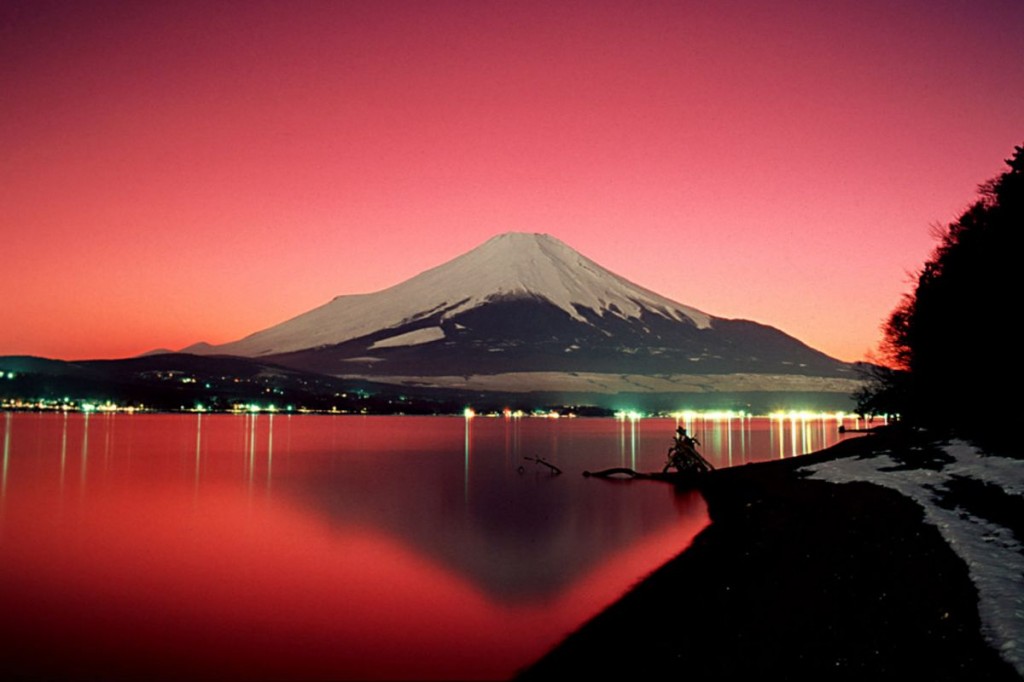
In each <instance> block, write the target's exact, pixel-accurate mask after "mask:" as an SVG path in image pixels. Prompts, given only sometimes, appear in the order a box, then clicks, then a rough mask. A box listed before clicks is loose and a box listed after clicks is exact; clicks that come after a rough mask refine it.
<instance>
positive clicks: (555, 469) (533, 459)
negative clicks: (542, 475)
mask: <svg viewBox="0 0 1024 682" xmlns="http://www.w3.org/2000/svg"><path fill="white" fill-rule="evenodd" d="M523 459H525V460H526V461H528V462H536V463H537V464H543V465H544V466H546V467H547V468H549V469H551V472H552V473H555V474H560V473H562V470H561V469H559V468H558V467H556V466H555V465H554V464H552V463H551V462H548V461H546V460H544V459H542V458H540V457H523Z"/></svg>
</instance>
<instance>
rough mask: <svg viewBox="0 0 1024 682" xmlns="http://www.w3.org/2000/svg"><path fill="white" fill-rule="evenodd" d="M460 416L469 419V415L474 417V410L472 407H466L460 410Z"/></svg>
mask: <svg viewBox="0 0 1024 682" xmlns="http://www.w3.org/2000/svg"><path fill="white" fill-rule="evenodd" d="M462 416H463V417H465V418H466V419H469V418H471V417H475V416H476V412H474V411H473V408H472V407H467V408H466V409H464V410H463V411H462Z"/></svg>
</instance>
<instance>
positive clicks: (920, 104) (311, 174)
mask: <svg viewBox="0 0 1024 682" xmlns="http://www.w3.org/2000/svg"><path fill="white" fill-rule="evenodd" d="M1022 27H1024V3H1020V2H999V1H996V0H988V1H982V2H975V3H959V2H942V3H935V2H923V1H919V2H906V3H899V4H898V5H893V4H892V3H887V2H873V1H868V2H856V3H853V2H838V3H827V4H825V3H810V2H784V3H756V2H743V1H740V0H737V1H735V2H723V3H714V4H713V5H705V4H703V3H688V2H650V3H639V4H638V3H632V2H560V3H547V2H543V3H542V2H529V1H525V2H516V3H489V2H480V3H466V2H422V3H421V2H386V1H385V2H295V3H292V2H273V1H269V0H266V1H262V2H245V3H208V2H197V1H192V0H183V1H181V2H174V3H132V2H89V3H78V2H69V1H55V2H23V1H21V0H15V1H14V2H5V3H4V4H3V6H2V7H0V92H3V93H5V96H4V97H3V104H2V105H0V206H3V211H2V214H0V221H2V222H0V229H2V234H3V241H2V245H0V257H2V262H3V272H4V274H5V277H4V288H5V293H4V295H3V298H2V299H0V300H2V301H3V302H2V304H0V312H2V317H3V324H2V325H0V355H6V354H32V355H42V356H48V357H56V358H66V359H72V358H96V357H123V356H128V355H135V354H138V353H141V352H145V351H147V350H151V349H153V348H158V347H166V348H172V349H177V348H181V347H184V346H186V345H189V344H191V343H194V342H197V341H208V342H211V343H223V342H228V341H232V340H235V339H238V338H240V337H242V336H245V335H246V334H249V333H251V332H254V331H256V330H259V329H262V328H265V327H267V326H270V325H273V324H276V323H278V322H281V321H283V320H285V319H288V318H290V317H293V316H295V315H297V314H299V313H301V312H304V311H306V310H309V309H310V308H313V307H315V306H318V305H321V304H323V303H325V302H327V301H328V300H330V299H331V298H332V297H334V296H337V295H341V294H351V293H362V292H370V291H376V290H379V289H382V288H385V287H388V286H391V285H393V284H396V283H398V282H400V281H402V280H404V279H406V278H408V277H411V276H413V275H415V274H417V273H419V272H421V271H423V270H425V269H427V268H429V267H432V266H435V265H438V264H440V263H441V262H443V261H446V260H448V259H450V258H453V257H455V256H457V255H459V254H461V253H464V252H466V251H468V250H469V249H471V248H473V247H475V246H478V245H479V244H481V243H482V242H484V241H485V240H486V239H488V238H489V237H492V236H493V235H495V234H498V233H501V232H506V231H510V230H515V231H527V232H544V233H549V234H551V235H553V236H555V237H557V238H558V239H560V240H562V241H564V242H566V243H567V244H569V245H570V246H572V247H573V248H575V249H577V250H579V251H580V252H582V253H583V254H585V255H586V256H588V257H589V258H592V259H593V260H595V261H597V262H598V263H600V264H602V265H604V266H605V267H607V268H609V269H611V270H613V271H614V272H617V273H618V274H621V275H623V276H624V277H626V278H628V279H630V280H632V281H634V282H636V283H638V284H640V285H642V286H645V287H647V288H649V289H652V290H654V291H656V292H658V293H660V294H663V295H665V296H668V297H670V298H672V299H675V300H677V301H679V302H681V303H684V304H687V305H692V306H694V307H697V308H700V309H701V310H704V311H706V312H708V313H710V314H712V315H716V316H721V317H739V318H747V319H753V320H756V321H758V322H762V323H766V324H770V325H773V326H775V327H778V328H780V329H782V330H783V331H785V332H787V333H789V334H792V335H794V336H796V337H797V338H799V339H801V340H802V341H804V342H806V343H808V344H809V345H811V346H813V347H815V348H818V349H820V350H822V351H824V352H826V353H829V354H830V355H833V356H835V357H838V358H840V359H843V360H858V359H862V358H864V356H865V354H866V353H867V352H868V351H870V350H871V349H872V348H873V347H874V346H875V345H876V343H877V341H878V338H879V336H880V332H879V325H880V324H881V322H882V321H883V319H884V318H885V316H886V315H887V314H888V312H889V311H890V310H891V309H892V308H893V307H894V306H895V305H896V304H897V303H898V301H899V299H900V296H901V294H903V293H904V292H906V291H907V290H908V289H909V287H910V285H909V276H908V273H910V272H913V271H914V270H916V269H917V268H918V267H919V266H920V265H921V264H922V263H923V262H924V260H925V259H926V258H927V256H928V253H929V251H930V250H931V248H932V246H933V239H932V237H931V236H930V226H932V225H934V224H944V223H947V222H949V221H950V220H951V219H953V218H954V217H955V216H956V214H957V213H958V212H959V211H960V210H962V209H963V208H965V207H966V206H967V205H968V203H969V202H970V201H971V200H972V198H973V197H974V194H975V189H976V186H977V184H978V183H980V182H983V181H984V180H986V179H988V178H990V177H992V176H993V175H995V174H996V173H998V172H999V171H1000V165H999V164H998V163H997V162H996V163H994V161H997V160H999V159H1002V158H1007V157H1008V156H1009V154H1010V153H1011V151H1012V149H1013V145H1014V144H1020V143H1021V141H1022V137H1024V135H1022V133H1024V42H1022V41H1021V39H1020V35H1021V28H1022Z"/></svg>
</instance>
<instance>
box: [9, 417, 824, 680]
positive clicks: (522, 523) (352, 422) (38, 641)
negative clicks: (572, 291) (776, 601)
mask: <svg viewBox="0 0 1024 682" xmlns="http://www.w3.org/2000/svg"><path fill="white" fill-rule="evenodd" d="M677 423H685V424H686V426H687V428H688V429H690V430H691V432H692V433H694V435H697V436H698V437H700V438H701V439H702V441H704V443H705V447H704V452H705V454H706V455H707V456H708V458H709V459H712V461H713V462H714V463H715V464H716V465H724V464H727V463H733V464H741V463H743V462H745V461H748V460H752V459H755V458H762V459H763V458H767V457H772V456H774V455H775V454H777V450H776V449H775V448H776V446H777V447H779V448H783V450H782V452H784V453H787V454H788V453H792V452H793V451H794V443H795V444H796V445H795V447H796V448H797V449H799V448H801V447H804V446H805V445H806V444H808V443H811V442H817V441H818V440H821V439H826V440H828V439H829V438H833V437H835V430H836V424H835V422H831V423H818V422H814V421H807V422H806V423H804V422H800V423H799V424H797V422H795V421H791V420H789V419H788V418H786V419H780V420H775V421H773V420H767V419H762V420H759V419H753V418H749V417H747V418H743V417H725V418H720V419H709V418H705V417H701V416H689V417H687V418H684V419H683V420H682V422H680V421H679V420H675V419H660V420H659V419H644V420H640V419H629V420H628V423H627V420H621V421H617V420H613V419H608V420H602V419H594V420H585V419H577V420H564V419H563V420H537V419H521V418H515V417H509V418H505V419H489V418H482V417H473V418H462V417H459V418H452V419H448V418H389V417H340V416H339V417H292V416H284V415H273V414H262V415H257V414H250V415H239V416H232V415H210V414H196V415H178V416H160V415H93V416H91V417H90V416H89V415H79V414H70V415H69V414H13V415H12V414H9V413H8V414H5V415H4V424H3V461H2V468H0V502H2V503H3V507H2V509H0V511H2V512H3V513H2V515H0V612H2V613H4V614H5V618H4V619H0V621H3V622H0V659H3V660H5V661H7V660H13V661H22V662H23V663H24V665H26V666H36V665H40V666H43V667H42V668H38V669H36V668H30V667H26V668H25V670H34V671H35V676H38V677H45V676H52V677H58V678H60V677H66V676H67V675H68V674H69V673H73V674H74V675H78V676H91V677H118V676H124V677H127V676H136V677H141V676H142V675H140V674H138V673H139V671H140V670H141V671H146V672H149V669H148V668H147V667H146V666H151V661H153V660H161V661H171V662H170V663H168V666H169V667H168V668H167V670H166V671H165V675H166V676H168V677H175V676H177V677H190V676H194V675H195V674H196V673H197V671H202V672H203V674H204V675H207V676H213V677H218V676H219V677H246V676H248V677H257V676H262V677H275V678H288V677H290V678H310V677H321V678H329V679H338V678H345V677H367V676H371V675H377V676H385V677H413V678H422V677H443V678H460V677H461V678H465V677H474V678H475V677H507V676H509V675H510V674H511V673H512V672H513V671H514V670H515V668H516V667H517V666H519V665H523V664H525V663H527V662H528V661H529V660H530V659H532V658H534V657H536V656H538V655H540V654H541V653H543V651H544V650H545V649H546V648H547V647H549V646H551V645H552V644H554V643H555V642H556V641H557V640H558V639H559V638H561V637H562V636H563V635H564V633H565V632H568V631H571V630H572V629H574V628H575V627H577V626H578V625H579V623H580V622H581V621H582V620H583V619H585V618H587V617H589V616H591V615H593V614H594V613H595V612H596V611H597V610H599V609H600V608H602V607H603V606H605V605H606V604H608V603H609V602H610V601H612V600H613V599H615V598H616V597H617V596H618V595H619V594H621V593H622V592H623V591H624V590H625V589H627V588H628V587H629V586H630V585H632V584H633V583H634V582H635V581H636V580H637V579H639V578H640V577H641V576H642V575H644V574H645V573H647V572H649V571H650V570H652V569H653V568H654V567H655V566H657V565H658V564H660V563H662V562H663V561H665V560H666V559H668V558H669V557H671V556H672V555H674V554H675V553H677V552H678V551H679V550H680V549H681V548H682V547H684V546H685V545H686V543H687V542H689V541H690V539H691V538H692V537H693V535H694V534H695V533H697V532H699V530H700V529H701V528H702V527H703V525H704V524H705V523H706V522H707V517H706V510H705V507H704V503H703V500H702V499H701V498H700V496H699V495H698V494H696V493H693V492H677V491H675V490H674V489H673V488H672V487H671V486H666V485H664V484H659V483H656V482H650V481H637V482H632V483H630V482H609V481H595V480H589V479H585V478H583V477H582V476H580V475H579V473H580V472H581V471H583V470H584V469H597V468H604V467H608V466H617V465H619V466H621V465H626V466H632V467H633V468H636V469H640V470H651V469H658V470H660V468H661V466H662V465H663V463H664V461H665V450H666V447H667V445H668V444H669V443H670V442H671V437H672V432H673V430H674V428H675V425H676V424H677ZM794 425H796V426H794ZM794 429H795V430H794ZM97 447H101V449H102V453H100V452H99V450H96V448H97ZM101 455H102V462H101V461H100V457H101ZM526 456H530V457H543V458H544V459H545V460H547V461H550V462H552V463H554V464H555V465H557V466H559V467H560V468H562V469H563V470H564V471H565V473H564V474H563V475H561V476H554V475H552V474H551V472H550V471H549V470H548V469H547V468H545V467H543V466H538V465H536V464H535V463H533V462H528V461H526V460H525V459H524V458H525V457H526ZM75 466H78V467H79V472H77V473H78V476H77V480H78V485H76V484H75V480H76V476H75V474H76V472H75V470H74V469H75ZM87 486H88V487H87ZM86 490H87V491H88V495H85V492H86ZM65 502H67V503H68V504H65ZM72 632H73V633H79V634H77V635H76V637H77V639H76V642H77V643H74V646H73V647H72V645H71V644H69V643H68V638H67V637H66V636H65V635H66V634H67V633H72ZM80 633H85V634H80ZM396 637H400V638H401V642H402V646H401V647H400V649H401V653H400V654H399V655H396V646H395V638H396ZM79 640H80V641H79ZM339 642H341V643H344V645H339ZM67 647H72V648H70V649H69V648H67ZM24 652H29V653H24ZM32 652H35V654H32ZM126 652H130V653H126ZM180 652H185V653H184V654H180ZM37 654H38V655H37ZM44 654H45V655H44ZM179 654H180V655H179ZM39 661H43V663H40V662H39ZM47 666H49V667H47ZM62 666H63V667H62ZM15 669H16V670H17V667H16V666H15ZM75 671H77V672H75ZM82 671H85V672H84V673H83V672H82ZM129 672H130V673H132V674H131V675H129V674H127V673H129ZM122 673H125V674H122Z"/></svg>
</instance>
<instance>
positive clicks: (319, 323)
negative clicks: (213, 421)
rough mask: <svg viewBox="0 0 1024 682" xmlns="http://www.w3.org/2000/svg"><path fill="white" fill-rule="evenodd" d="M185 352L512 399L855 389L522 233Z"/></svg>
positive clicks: (750, 335) (779, 340)
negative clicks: (472, 388)
mask: <svg viewBox="0 0 1024 682" xmlns="http://www.w3.org/2000/svg"><path fill="white" fill-rule="evenodd" d="M186 352H194V353H202V354H212V353H223V354H231V355H244V356H250V357H260V358H267V359H272V360H273V361H274V362H277V363H280V364H284V365H287V366H290V367H295V368H298V369H303V370H307V371H314V372H322V373H325V374H330V375H347V376H359V377H364V378H371V377H372V378H374V379H376V380H379V381H391V382H395V383H403V384H407V385H419V386H446V387H465V386H467V385H469V383H467V382H469V379H470V378H471V377H472V378H474V379H475V380H476V381H477V383H478V384H479V385H478V386H476V387H477V388H479V389H481V390H498V391H510V392H518V391H531V390H544V391H563V392H564V391H593V392H597V393H608V392H649V393H657V392H665V391H680V390H683V391H686V392H696V393H704V392H712V393H713V392H723V391H727V392H738V391H739V392H742V391H773V390H774V391H780V390H781V391H816V392H827V393H834V394H848V393H849V392H851V391H852V390H853V389H854V388H856V385H857V384H856V381H855V379H856V377H855V375H854V374H853V372H852V371H851V370H852V368H851V366H850V365H848V364H846V363H842V362H839V361H837V360H835V359H833V358H830V357H828V356H827V355H825V354H823V353H821V352H819V351H816V350H814V349H812V348H810V347H808V346H807V345H805V344H803V343H801V342H800V341H798V340H797V339H795V338H793V337H791V336H788V335H787V334H784V333H783V332H781V331H779V330H777V329H774V328H772V327H769V326H766V325H762V324H758V323H755V322H750V321H746V320H727V319H723V318H718V317H714V316H711V315H708V314H706V313H704V312H701V311H700V310H697V309H696V308H693V307H690V306H687V305H683V304H680V303H676V302H675V301H672V300H670V299H668V298H665V297H664V296H661V295H659V294H656V293H654V292H652V291H649V290H647V289H644V288H642V287H639V286H637V285H635V284H633V283H632V282H629V281H628V280H626V279H624V278H622V277H620V276H618V275H616V274H614V273H612V272H610V271H609V270H607V269H605V268H603V267H601V266H600V265H598V264H597V263H595V262H594V261H591V260H590V259H588V258H586V257H584V256H583V255H581V254H579V253H577V252H576V251H574V250H573V249H572V248H570V247H569V246H567V245H565V244H563V243H562V242H560V241H558V240H557V239H554V238H552V237H549V236H547V235H538V234H518V233H510V234H503V235H500V236H497V237H495V238H493V239H491V240H490V241H488V242H486V243H485V244H483V245H481V246H479V247H478V248H476V249H473V250H472V251H470V252H468V253H466V254H464V255H462V256H459V257H458V258H455V259H454V260H452V261H449V262H448V263H444V264H442V265H440V266H438V267H436V268H433V269H431V270H428V271H426V272H424V273H421V274H420V275H417V276H416V277H413V278H412V279H410V280H407V281H405V282H402V283H400V284H397V285H395V286H393V287H391V288H390V289H386V290H384V291H380V292H377V293H372V294H360V295H351V296H339V297H337V298H335V299H334V300H332V301H330V302H328V303H326V304H325V305H323V306H320V307H319V308H316V309H313V310H310V311H308V312H306V313H304V314H302V315H299V316H298V317H295V318H293V319H291V320H288V321H285V322H282V323H281V324H278V325H275V326H273V327H270V328H268V329H264V330H262V331H259V332H256V333H254V334H251V335H250V336H247V337H245V338H243V339H240V340H238V341H235V342H232V343H228V344H224V345H221V346H208V345H196V346H193V347H190V348H188V349H186ZM580 375H585V376H586V381H584V382H582V383H581V381H580V379H579V377H580ZM480 377H485V378H486V380H481V379H480ZM644 377H658V378H660V379H663V380H665V381H663V383H665V384H666V385H664V386H662V385H655V386H648V385H646V382H645V381H643V378H644ZM687 379H689V381H687ZM591 384H593V385H591Z"/></svg>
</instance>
